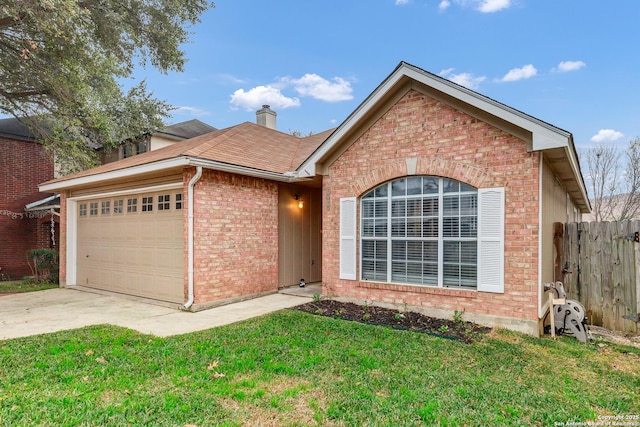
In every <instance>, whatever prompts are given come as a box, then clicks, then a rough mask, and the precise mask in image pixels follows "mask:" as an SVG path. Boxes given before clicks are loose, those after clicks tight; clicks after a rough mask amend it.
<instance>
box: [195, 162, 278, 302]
mask: <svg viewBox="0 0 640 427" xmlns="http://www.w3.org/2000/svg"><path fill="white" fill-rule="evenodd" d="M191 176H193V172H190V173H187V174H185V183H188V181H189V179H190V178H191ZM186 194H187V191H186V187H185V196H186ZM185 199H186V197H185ZM194 201H195V210H194V214H195V220H194V230H195V233H194V234H195V236H194V246H195V250H194V254H195V255H194V294H195V303H196V304H201V303H207V302H213V301H218V300H224V299H228V298H237V297H244V296H248V295H253V294H258V293H262V292H269V291H277V289H278V185H277V184H276V183H274V182H271V181H266V180H263V179H258V178H251V177H246V176H241V175H234V174H229V173H224V172H217V171H210V170H205V171H203V175H202V178H201V179H200V181H198V183H197V184H196V188H195V195H194ZM185 220H186V218H185ZM185 224H186V222H185ZM185 241H186V227H185ZM186 270H187V268H186V263H185V271H186Z"/></svg>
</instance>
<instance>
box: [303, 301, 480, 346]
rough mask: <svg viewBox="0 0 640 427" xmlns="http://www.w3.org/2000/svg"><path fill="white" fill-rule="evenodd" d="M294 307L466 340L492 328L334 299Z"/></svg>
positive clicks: (473, 339)
mask: <svg viewBox="0 0 640 427" xmlns="http://www.w3.org/2000/svg"><path fill="white" fill-rule="evenodd" d="M295 309H296V310H300V311H304V312H307V313H312V314H318V315H321V316H328V317H333V318H337V319H344V320H351V321H356V322H361V323H367V324H372V325H382V326H390V327H392V328H396V329H406V330H409V331H414V332H422V333H427V334H431V335H436V336H440V337H444V338H451V339H456V340H459V341H462V342H465V343H471V342H474V341H478V340H479V339H481V338H482V337H483V336H484V335H486V334H487V333H489V332H490V331H491V328H487V327H484V326H480V325H477V324H475V323H471V322H465V321H463V320H462V319H461V318H460V319H456V320H447V319H437V318H433V317H429V316H425V315H424V314H420V313H414V312H412V311H397V310H392V309H388V308H382V307H376V306H371V305H358V304H354V303H349V302H340V301H334V300H323V301H313V302H309V303H306V304H303V305H299V306H297V307H295Z"/></svg>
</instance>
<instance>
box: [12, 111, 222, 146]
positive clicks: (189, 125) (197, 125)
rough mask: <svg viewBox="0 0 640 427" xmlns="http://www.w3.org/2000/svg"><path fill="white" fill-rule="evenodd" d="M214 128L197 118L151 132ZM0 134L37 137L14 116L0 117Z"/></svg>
mask: <svg viewBox="0 0 640 427" xmlns="http://www.w3.org/2000/svg"><path fill="white" fill-rule="evenodd" d="M215 130H217V129H216V128H214V127H213V126H210V125H208V124H206V123H204V122H201V121H200V120H198V119H193V120H188V121H185V122H180V123H175V124H172V125H169V126H167V127H165V128H164V129H162V130H159V131H156V132H153V134H157V135H160V136H164V137H166V138H170V139H177V140H183V139H189V138H193V137H195V136H199V135H204V134H205V133H209V132H213V131H215ZM0 136H4V137H8V138H14V139H22V140H28V141H35V140H36V139H37V137H36V135H35V134H34V133H33V132H32V131H31V129H30V128H29V126H27V125H25V124H24V123H23V122H21V121H20V120H19V119H16V118H14V117H11V118H7V119H0ZM89 145H90V146H92V147H93V148H97V147H98V146H97V145H95V144H89Z"/></svg>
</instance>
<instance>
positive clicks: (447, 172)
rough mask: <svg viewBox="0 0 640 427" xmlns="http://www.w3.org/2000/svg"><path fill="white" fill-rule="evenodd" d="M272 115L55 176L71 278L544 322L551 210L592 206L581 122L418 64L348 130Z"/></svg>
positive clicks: (366, 105)
mask: <svg viewBox="0 0 640 427" xmlns="http://www.w3.org/2000/svg"><path fill="white" fill-rule="evenodd" d="M257 121H258V123H261V124H262V125H260V124H253V123H248V122H247V123H242V124H239V125H237V126H232V127H230V128H226V129H222V130H218V131H215V132H212V133H208V134H206V135H201V136H199V137H196V138H192V139H189V140H186V141H183V142H180V143H177V144H174V145H173V146H171V147H166V148H163V149H160V150H156V151H153V152H149V153H145V154H141V155H139V156H136V157H132V158H127V159H124V160H121V161H118V162H114V163H110V164H107V165H103V166H100V167H98V168H95V169H91V170H89V171H85V172H82V173H80V174H76V175H71V176H68V177H64V178H60V179H57V180H53V181H49V182H47V183H44V184H42V185H41V186H40V189H41V190H42V191H59V192H60V194H61V206H62V218H61V222H62V225H63V229H62V233H63V235H64V241H63V246H62V247H61V254H62V256H63V257H64V259H66V262H65V263H64V265H63V268H62V269H61V283H63V284H65V285H66V286H77V287H89V288H97V289H101V290H107V291H113V292H119V293H124V294H129V295H134V296H138V297H143V298H147V299H149V300H150V301H162V302H165V303H170V304H175V305H176V306H178V305H180V306H182V307H183V308H185V309H189V310H199V309H204V308H207V307H210V306H213V305H217V304H222V303H227V302H231V301H236V300H238V299H243V298H248V297H252V296H256V295H262V294H265V293H270V292H275V291H277V290H278V289H279V288H281V287H285V286H290V285H292V284H295V283H297V282H298V280H299V279H300V278H304V279H305V280H306V281H307V282H314V281H321V282H322V292H323V294H325V295H328V296H330V297H334V298H341V299H344V300H352V301H359V302H364V301H366V302H368V303H375V304H383V305H393V306H395V307H399V308H405V307H406V308H409V309H416V310H419V311H422V312H424V313H427V314H429V315H432V316H437V317H448V318H451V316H453V314H454V313H455V312H456V311H458V312H464V319H465V320H472V321H476V322H478V323H481V324H485V325H489V326H502V327H506V328H509V329H514V330H518V331H523V332H526V333H530V334H532V335H538V334H539V330H540V323H541V322H540V321H541V319H542V317H543V315H544V310H545V307H544V302H545V301H546V298H544V295H543V284H544V283H545V282H549V281H552V280H555V279H557V278H555V277H554V246H553V237H554V229H553V223H554V222H566V221H569V220H572V221H573V220H579V218H580V216H581V214H582V213H586V212H589V210H590V206H589V200H588V197H587V193H586V190H585V185H584V181H583V179H582V176H581V173H580V168H579V164H578V158H577V155H576V152H575V148H574V143H573V137H572V135H571V134H570V133H568V132H566V131H564V130H561V129H559V128H557V127H554V126H552V125H550V124H548V123H545V122H543V121H541V120H538V119H536V118H534V117H531V116H529V115H527V114H524V113H522V112H520V111H518V110H515V109H513V108H510V107H508V106H506V105H504V104H501V103H499V102H496V101H494V100H492V99H490V98H487V97H485V96H483V95H481V94H479V93H476V92H474V91H472V90H469V89H467V88H464V87H462V86H459V85H457V84H455V83H452V82H450V81H447V80H445V79H443V78H441V77H439V76H436V75H434V74H431V73H429V72H426V71H424V70H422V69H420V68H418V67H415V66H413V65H410V64H407V63H405V62H401V63H400V64H399V65H398V66H397V68H396V69H395V70H394V71H393V72H392V73H391V74H390V75H389V77H387V78H386V79H385V80H384V81H383V82H382V83H381V84H380V86H378V87H377V88H376V89H375V90H374V91H373V93H371V94H370V95H369V96H368V97H367V98H366V99H365V100H364V101H363V103H362V104H361V105H360V106H359V107H358V108H357V109H356V110H355V111H354V112H353V113H352V114H351V115H350V116H349V117H347V118H346V120H345V121H344V122H343V123H342V124H341V125H340V126H339V127H338V128H336V129H335V130H329V131H326V132H323V133H320V134H317V135H312V136H310V137H307V138H296V137H294V136H292V135H288V134H285V133H282V132H279V131H277V130H275V129H273V128H272V127H274V126H273V125H274V124H275V112H273V111H271V110H270V109H269V108H268V106H265V107H263V109H262V110H260V111H258V113H257Z"/></svg>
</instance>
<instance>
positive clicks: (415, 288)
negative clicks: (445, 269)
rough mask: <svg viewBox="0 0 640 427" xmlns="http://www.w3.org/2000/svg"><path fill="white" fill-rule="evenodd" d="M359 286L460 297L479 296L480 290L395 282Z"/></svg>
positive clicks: (364, 283)
mask: <svg viewBox="0 0 640 427" xmlns="http://www.w3.org/2000/svg"><path fill="white" fill-rule="evenodd" d="M358 287H359V288H365V289H380V290H385V291H397V292H414V293H419V294H432V295H445V296H451V297H460V298H470V299H476V298H478V291H477V290H475V289H455V288H438V287H435V286H420V285H406V284H402V285H400V284H395V283H380V282H362V281H359V282H358Z"/></svg>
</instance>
